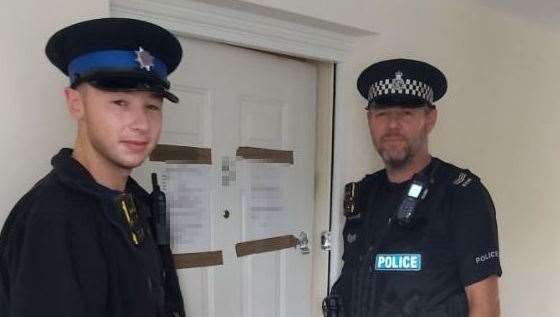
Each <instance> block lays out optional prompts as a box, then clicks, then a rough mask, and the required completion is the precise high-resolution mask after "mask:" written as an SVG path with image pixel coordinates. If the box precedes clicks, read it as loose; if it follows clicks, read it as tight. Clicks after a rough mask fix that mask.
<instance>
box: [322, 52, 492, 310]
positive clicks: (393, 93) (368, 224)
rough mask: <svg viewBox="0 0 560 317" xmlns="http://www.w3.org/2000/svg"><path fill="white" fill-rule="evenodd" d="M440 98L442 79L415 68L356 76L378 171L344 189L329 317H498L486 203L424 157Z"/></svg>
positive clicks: (387, 64)
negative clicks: (339, 257)
mask: <svg viewBox="0 0 560 317" xmlns="http://www.w3.org/2000/svg"><path fill="white" fill-rule="evenodd" d="M446 89H447V82H446V79H445V76H444V75H443V73H441V72H440V71H439V70H438V69H436V68H435V67H433V66H431V65H429V64H426V63H424V62H420V61H414V60H406V59H395V60H387V61H382V62H379V63H376V64H373V65H371V66H370V67H368V68H367V69H365V70H364V71H363V72H362V74H361V75H360V77H359V79H358V90H359V91H360V93H361V95H362V96H364V98H367V100H368V106H367V108H366V110H367V118H368V122H369V128H370V134H371V138H372V141H373V144H374V146H375V148H376V150H377V152H378V153H379V155H380V156H381V158H382V159H383V162H384V163H385V169H383V170H381V171H378V172H376V173H374V174H370V175H367V176H366V177H365V178H364V179H362V180H361V181H360V182H358V183H356V184H350V185H347V189H348V198H349V200H347V201H346V203H347V204H346V206H345V207H346V216H347V221H346V225H345V228H344V255H343V260H344V266H343V269H342V273H341V276H340V277H339V280H338V281H337V282H336V284H335V285H334V286H333V288H332V291H331V296H330V297H328V298H327V299H326V301H325V302H324V307H325V310H326V311H327V312H328V314H327V316H346V317H348V316H351V317H366V316H367V317H404V316H414V317H463V316H464V317H466V316H471V317H475V316H480V317H482V316H498V315H499V302H498V282H497V277H498V276H500V275H501V273H502V271H501V267H500V261H499V253H498V235H497V227H496V218H495V211H494V207H493V204H492V200H491V198H490V195H489V194H488V192H487V190H486V189H485V187H484V186H483V185H482V183H481V181H480V180H479V178H478V177H477V176H475V175H474V174H472V173H471V172H469V171H468V170H465V169H461V168H458V167H456V166H454V165H451V164H449V163H446V162H444V161H442V160H440V159H437V158H435V157H432V156H431V155H430V153H429V151H428V135H429V133H430V132H431V131H432V129H433V127H434V126H435V124H436V119H437V110H436V108H435V106H434V102H435V101H437V100H438V99H440V98H441V97H442V96H443V95H444V94H445V91H446ZM353 186H355V187H353ZM352 193H355V195H354V196H352Z"/></svg>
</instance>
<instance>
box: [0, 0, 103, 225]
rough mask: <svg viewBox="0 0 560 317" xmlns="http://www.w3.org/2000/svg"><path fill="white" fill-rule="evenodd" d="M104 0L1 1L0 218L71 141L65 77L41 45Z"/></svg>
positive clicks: (98, 10)
mask: <svg viewBox="0 0 560 317" xmlns="http://www.w3.org/2000/svg"><path fill="white" fill-rule="evenodd" d="M108 11H109V6H108V0H74V1H65V0H49V1H36V0H19V1H2V4H1V5H0V39H1V40H0V96H1V100H2V101H1V102H2V114H1V115H0V145H1V147H2V150H1V151H0V164H1V166H2V172H1V173H0V179H1V182H0V223H3V222H4V218H5V217H7V215H8V212H9V211H10V209H11V208H12V207H13V205H14V204H15V202H16V201H17V199H19V197H20V196H21V195H23V194H24V193H25V192H26V191H27V190H29V188H30V186H31V185H32V184H34V183H35V182H36V181H37V180H38V179H39V178H40V177H42V176H43V175H45V174H46V173H47V172H48V171H49V170H50V158H51V156H52V155H53V154H54V153H55V152H56V151H58V149H59V148H60V147H61V146H62V145H65V146H68V145H71V144H72V142H73V137H74V127H73V124H72V122H71V121H70V119H69V117H68V116H67V115H66V110H65V108H64V102H63V87H64V86H65V85H66V84H67V81H66V79H65V78H64V76H63V75H62V74H61V73H60V72H58V71H57V70H56V69H55V68H54V66H51V64H50V63H49V62H48V59H47V58H46V56H45V53H44V48H45V44H46V42H47V40H48V38H49V36H50V35H51V34H52V33H54V32H55V31H56V30H58V29H59V28H61V27H62V26H65V25H69V24H71V23H74V22H77V21H79V20H84V19H87V18H92V17H98V16H106V15H107V14H108Z"/></svg>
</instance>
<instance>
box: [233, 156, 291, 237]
mask: <svg viewBox="0 0 560 317" xmlns="http://www.w3.org/2000/svg"><path fill="white" fill-rule="evenodd" d="M289 167H290V165H289V164H283V163H265V162H259V161H251V160H244V161H243V162H242V164H241V173H242V175H241V177H242V183H243V188H242V197H243V199H242V201H243V214H244V217H243V218H244V223H245V233H246V237H245V238H246V239H249V240H253V239H264V238H270V237H272V236H277V235H282V234H285V233H286V231H287V224H288V213H287V210H286V201H285V194H286V186H287V175H286V174H287V173H286V172H287V171H288V168H289Z"/></svg>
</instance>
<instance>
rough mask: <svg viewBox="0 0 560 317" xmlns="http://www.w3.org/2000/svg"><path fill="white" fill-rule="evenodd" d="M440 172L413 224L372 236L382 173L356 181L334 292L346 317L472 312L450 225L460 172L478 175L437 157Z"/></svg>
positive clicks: (453, 315) (455, 315) (457, 315)
mask: <svg viewBox="0 0 560 317" xmlns="http://www.w3.org/2000/svg"><path fill="white" fill-rule="evenodd" d="M435 161H437V163H438V165H439V166H438V170H437V172H436V173H435V174H434V182H433V183H432V184H431V185H430V188H429V193H428V195H427V197H426V198H425V200H423V201H422V203H421V204H419V205H418V208H417V211H416V212H417V213H418V215H419V219H418V222H417V223H416V224H414V226H412V227H410V228H406V227H402V226H399V225H398V224H395V223H391V224H387V226H386V227H384V229H383V230H384V232H382V233H378V234H377V235H376V236H377V239H374V240H373V241H371V240H370V237H371V234H370V232H368V230H371V227H370V226H368V225H367V224H369V223H370V221H369V220H371V217H373V215H374V214H375V212H376V211H378V210H376V208H377V209H378V207H379V206H380V203H379V202H380V201H382V199H383V197H377V195H379V191H380V186H383V184H384V183H385V182H386V176H385V172H384V171H379V172H377V173H374V174H371V175H368V176H366V177H365V178H364V179H363V180H361V181H360V182H359V183H358V188H357V199H356V201H355V210H356V212H355V213H354V214H353V215H349V216H348V217H347V222H346V225H345V228H344V231H343V236H344V255H343V260H344V267H343V270H342V273H341V276H340V278H339V280H338V281H337V283H335V286H333V290H332V292H333V293H337V294H339V295H340V296H341V297H342V306H343V308H342V310H343V312H344V313H343V315H342V316H351V317H362V316H363V317H366V316H367V317H371V316H376V317H385V316H391V317H400V316H403V317H404V316H415V317H418V316H430V317H440V316H441V317H444V316H445V317H462V316H467V315H468V305H467V300H466V295H465V293H464V287H463V285H462V284H461V281H460V278H459V275H458V271H457V268H458V267H457V263H455V262H454V250H453V248H452V245H451V237H450V232H449V228H448V220H449V218H448V217H449V214H450V210H451V207H452V201H450V199H448V197H449V195H447V194H448V193H449V191H450V190H453V189H454V188H453V187H454V186H456V184H454V181H455V182H456V180H457V179H458V177H459V176H460V175H465V177H464V179H465V180H468V179H470V180H471V181H473V180H477V177H476V176H475V175H473V174H472V173H470V172H469V171H467V170H463V169H459V168H458V167H455V166H453V165H451V164H448V163H445V162H443V161H441V160H438V159H436V158H434V159H433V161H432V164H433V162H435Z"/></svg>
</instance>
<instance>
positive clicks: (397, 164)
mask: <svg viewBox="0 0 560 317" xmlns="http://www.w3.org/2000/svg"><path fill="white" fill-rule="evenodd" d="M377 151H378V153H379V155H380V156H381V158H382V159H383V162H384V163H385V165H386V166H387V167H388V168H390V169H394V170H400V169H402V168H404V167H406V166H407V165H409V164H410V162H412V157H413V155H412V151H411V149H410V146H407V147H406V149H405V150H404V151H405V153H404V155H403V156H401V157H390V156H388V155H385V154H384V153H383V150H381V149H378V150H377Z"/></svg>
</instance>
